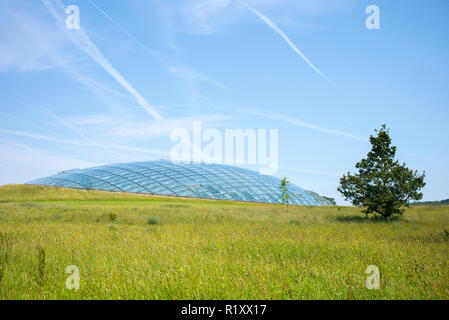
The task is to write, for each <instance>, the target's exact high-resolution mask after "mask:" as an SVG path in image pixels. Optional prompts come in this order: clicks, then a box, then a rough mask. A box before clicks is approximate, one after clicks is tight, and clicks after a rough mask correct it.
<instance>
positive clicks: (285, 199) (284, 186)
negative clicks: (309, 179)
mask: <svg viewBox="0 0 449 320" xmlns="http://www.w3.org/2000/svg"><path fill="white" fill-rule="evenodd" d="M289 184H290V181H288V180H287V177H285V178H284V179H282V180H281V186H280V188H281V191H282V199H281V200H282V203H283V204H285V206H286V209H287V211H288V203H289V202H290V193H289V192H288V185H289Z"/></svg>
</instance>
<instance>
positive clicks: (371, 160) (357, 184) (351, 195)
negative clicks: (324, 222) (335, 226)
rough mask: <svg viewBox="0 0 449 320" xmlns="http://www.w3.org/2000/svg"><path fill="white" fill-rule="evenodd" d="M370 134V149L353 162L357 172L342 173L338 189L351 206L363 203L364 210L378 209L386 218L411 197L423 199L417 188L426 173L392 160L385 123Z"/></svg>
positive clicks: (421, 185) (374, 210)
mask: <svg viewBox="0 0 449 320" xmlns="http://www.w3.org/2000/svg"><path fill="white" fill-rule="evenodd" d="M375 132H377V136H372V135H371V136H370V138H369V139H370V142H371V151H370V152H368V155H367V158H366V159H362V160H361V161H360V162H358V163H357V164H356V166H355V167H356V168H357V169H358V170H359V172H358V173H357V174H354V175H351V174H350V173H349V172H348V173H347V175H343V177H342V178H341V179H340V186H339V187H338V191H339V192H340V193H341V194H342V195H343V196H344V197H345V199H346V200H350V201H351V202H352V204H353V205H354V206H358V207H365V210H364V211H363V212H365V213H366V214H369V213H378V214H380V215H382V216H383V217H384V218H385V219H388V218H389V217H390V216H392V215H395V214H398V215H401V214H403V213H404V210H403V209H402V207H403V206H407V204H408V203H409V201H410V200H415V201H418V200H420V199H422V193H421V192H419V191H420V190H421V189H422V188H423V187H424V186H425V185H426V183H425V182H424V177H425V173H424V172H423V173H422V174H421V175H419V174H418V171H412V170H410V169H408V168H407V167H406V166H405V163H404V164H402V165H401V164H399V161H397V160H395V159H394V158H395V155H396V147H395V146H391V138H390V135H389V129H387V128H386V126H385V124H384V125H382V127H381V128H380V130H377V129H376V130H375Z"/></svg>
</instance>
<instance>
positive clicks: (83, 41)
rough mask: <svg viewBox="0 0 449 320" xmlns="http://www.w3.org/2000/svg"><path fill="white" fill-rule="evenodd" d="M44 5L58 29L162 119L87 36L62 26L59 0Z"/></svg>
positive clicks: (154, 115)
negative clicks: (63, 31)
mask: <svg viewBox="0 0 449 320" xmlns="http://www.w3.org/2000/svg"><path fill="white" fill-rule="evenodd" d="M42 2H43V3H44V5H45V6H46V7H47V9H48V10H49V11H50V13H51V14H52V16H53V17H54V18H55V20H56V21H57V23H58V24H59V27H60V28H61V29H63V30H65V33H66V34H67V36H68V37H69V38H70V39H71V40H72V41H73V42H74V43H75V44H76V45H77V46H78V47H79V48H80V49H81V50H83V51H84V52H85V53H86V54H87V55H89V56H90V57H91V58H92V59H93V60H94V61H95V62H97V63H98V64H99V65H100V66H101V67H102V68H103V69H104V70H105V71H106V72H108V73H109V74H110V75H111V76H112V77H113V78H114V79H115V80H116V81H117V82H118V83H119V84H120V85H121V86H122V87H123V88H124V89H125V90H127V91H128V92H129V93H130V94H131V95H132V96H133V97H134V98H135V99H136V100H137V102H138V103H139V104H140V105H141V107H142V108H143V109H144V110H145V111H147V113H148V114H150V115H151V116H152V117H153V118H155V119H158V120H159V119H162V116H161V115H160V114H159V112H158V111H156V110H155V108H154V107H153V106H152V105H150V104H149V103H148V102H147V101H146V100H145V98H144V97H143V96H142V95H141V94H140V93H139V92H138V91H137V90H136V89H135V88H134V87H133V86H132V85H131V84H130V83H129V82H128V81H127V80H126V79H125V78H124V77H123V76H122V75H121V74H120V73H119V72H118V71H117V70H116V69H115V68H114V67H113V66H112V64H111V63H110V62H109V61H108V60H107V59H106V58H105V57H104V56H103V54H102V53H101V51H100V50H99V49H98V48H97V46H95V44H94V43H93V42H92V41H91V40H90V38H89V36H87V35H86V33H85V32H84V31H83V30H82V29H80V30H67V29H66V28H65V25H64V19H63V16H64V12H65V11H64V10H65V7H64V6H63V4H62V2H61V1H59V0H53V1H51V0H42Z"/></svg>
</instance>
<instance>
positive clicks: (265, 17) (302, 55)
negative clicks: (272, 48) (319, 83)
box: [246, 5, 335, 88]
mask: <svg viewBox="0 0 449 320" xmlns="http://www.w3.org/2000/svg"><path fill="white" fill-rule="evenodd" d="M246 7H247V8H248V9H249V10H251V11H252V13H254V14H255V15H256V16H258V17H259V18H260V19H261V20H262V21H263V22H265V23H266V24H267V25H268V26H269V27H270V28H271V29H273V30H274V31H275V32H276V33H278V34H279V35H280V36H281V37H282V38H283V39H284V40H285V42H287V44H288V45H289V46H290V47H291V48H292V49H293V50H294V51H295V52H296V53H297V54H298V55H299V56H300V57H301V58H303V60H304V61H305V62H306V63H307V64H308V65H309V66H310V67H311V68H312V69H313V70H314V71H315V72H316V73H318V75H319V76H320V77H321V78H323V79H324V80H326V81H327V82H329V83H330V85H331V86H332V87H334V88H335V85H334V84H333V83H332V81H330V80H329V79H328V78H327V77H326V76H325V75H324V74H323V73H322V72H321V71H320V70H319V69H318V68H317V67H315V65H314V64H313V63H312V62H311V61H310V60H309V59H308V58H307V57H306V56H305V55H304V54H303V53H302V52H301V50H299V49H298V48H297V47H296V46H295V44H294V43H293V42H292V41H291V40H290V39H289V38H288V37H287V35H286V34H285V33H284V32H283V31H282V30H281V29H280V28H279V27H278V26H277V25H276V24H275V23H274V22H273V21H271V20H270V19H268V17H267V16H266V15H264V14H263V13H262V12H260V11H258V10H256V9H254V8H251V7H250V6H248V5H246Z"/></svg>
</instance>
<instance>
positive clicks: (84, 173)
mask: <svg viewBox="0 0 449 320" xmlns="http://www.w3.org/2000/svg"><path fill="white" fill-rule="evenodd" d="M280 183H281V181H280V179H278V178H275V177H272V176H267V175H261V174H259V173H258V172H255V171H251V170H246V169H242V168H238V167H233V166H228V165H219V164H204V163H198V164H196V163H179V164H175V163H172V162H170V161H165V160H161V161H147V162H131V163H120V164H111V165H104V166H99V167H92V168H88V169H74V170H67V171H62V172H60V173H58V174H56V175H54V176H50V177H47V178H42V179H37V180H33V181H30V182H28V184H34V185H46V186H59V187H66V188H75V189H90V190H104V191H120V192H133V193H145V194H156V195H167V196H180V197H192V198H205V199H221V200H237V201H253V202H264V203H281V202H282V201H281V190H280V188H279V186H280ZM288 190H289V192H290V194H291V198H290V203H291V204H298V205H315V206H317V205H331V203H330V202H329V201H328V200H327V199H325V198H323V197H321V196H319V195H318V194H317V193H315V192H312V191H307V190H304V189H302V188H300V187H298V186H296V185H294V184H290V185H289V187H288Z"/></svg>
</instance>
